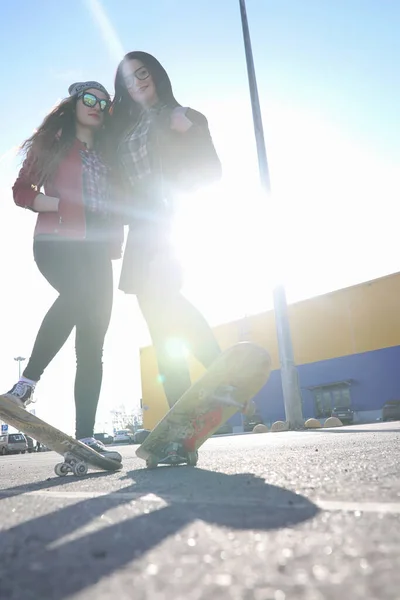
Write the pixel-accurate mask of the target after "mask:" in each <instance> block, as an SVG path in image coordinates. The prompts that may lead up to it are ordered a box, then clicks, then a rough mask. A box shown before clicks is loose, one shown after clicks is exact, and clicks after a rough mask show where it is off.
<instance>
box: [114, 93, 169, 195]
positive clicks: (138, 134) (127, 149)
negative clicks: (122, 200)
mask: <svg viewBox="0 0 400 600" xmlns="http://www.w3.org/2000/svg"><path fill="white" fill-rule="evenodd" d="M166 108H168V107H167V105H165V104H164V105H162V106H157V107H154V108H150V109H149V110H147V111H144V112H143V113H142V115H141V117H140V119H139V121H138V122H137V123H136V124H135V126H134V127H133V129H130V130H129V131H128V132H127V133H126V135H125V136H124V138H123V139H122V141H121V143H120V146H119V149H118V151H119V160H120V162H121V164H122V167H123V168H124V170H125V173H126V175H127V178H128V181H129V182H130V184H131V186H132V187H136V186H137V185H138V183H140V182H142V181H143V180H144V179H146V178H148V177H149V176H150V175H155V173H153V169H152V162H151V158H152V157H151V154H152V149H151V148H149V134H150V130H151V126H152V123H153V122H154V121H155V120H156V118H157V117H158V115H160V114H161V113H162V112H163V111H164V110H165V109H166Z"/></svg>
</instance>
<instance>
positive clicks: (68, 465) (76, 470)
mask: <svg viewBox="0 0 400 600" xmlns="http://www.w3.org/2000/svg"><path fill="white" fill-rule="evenodd" d="M88 468H89V467H88V464H87V463H86V462H85V461H83V460H80V459H79V458H76V456H74V455H73V454H71V453H70V452H67V453H66V454H65V456H64V462H61V463H57V464H56V466H55V467H54V472H55V474H56V475H58V477H65V476H66V475H68V473H73V474H74V475H75V476H76V477H83V476H84V475H86V474H87V472H88Z"/></svg>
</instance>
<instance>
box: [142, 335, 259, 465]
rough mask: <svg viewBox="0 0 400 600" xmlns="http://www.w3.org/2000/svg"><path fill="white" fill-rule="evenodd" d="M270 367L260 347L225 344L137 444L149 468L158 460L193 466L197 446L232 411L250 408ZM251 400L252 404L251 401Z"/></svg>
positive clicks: (157, 463) (246, 410) (164, 462)
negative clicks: (200, 374)
mask: <svg viewBox="0 0 400 600" xmlns="http://www.w3.org/2000/svg"><path fill="white" fill-rule="evenodd" d="M270 372H271V358H270V355H269V354H268V352H267V351H266V350H264V348H261V347H260V346H257V345H255V344H252V343H250V342H240V343H239V344H236V345H235V346H232V347H231V348H229V349H228V350H226V351H225V352H224V353H223V354H221V356H220V357H218V359H217V360H216V361H215V362H214V363H213V364H212V365H211V367H210V368H209V370H208V371H207V373H205V374H204V375H203V376H202V377H201V378H200V379H198V381H196V383H194V384H193V385H192V387H191V388H190V389H189V390H187V392H185V393H184V394H183V396H182V397H181V398H180V399H179V400H178V402H177V403H176V404H174V406H173V407H172V408H171V409H170V410H169V411H168V413H167V414H166V415H165V417H164V418H163V419H162V420H161V421H160V422H159V423H158V425H157V426H156V427H155V429H153V431H152V432H151V433H150V434H149V435H148V437H147V438H146V439H145V441H144V442H143V444H142V445H141V446H139V448H138V449H137V450H136V454H137V456H138V457H139V458H142V459H143V460H145V461H146V465H147V467H148V468H150V469H152V468H155V467H157V466H158V465H159V464H170V465H177V464H182V463H185V464H188V465H191V466H196V464H197V458H198V454H197V450H198V449H199V448H200V446H201V445H202V444H204V442H205V441H206V440H207V439H208V438H209V437H210V436H211V435H212V434H213V433H215V432H216V431H217V430H218V429H219V428H220V427H221V425H223V424H224V423H225V422H226V421H227V420H228V419H229V418H230V417H232V416H233V415H234V414H235V413H236V412H238V411H241V412H244V413H246V414H249V413H250V411H251V410H253V412H254V403H251V399H252V398H253V396H255V394H256V393H257V392H258V391H259V390H260V389H261V388H262V387H263V385H264V384H265V383H266V381H267V380H268V377H269V374H270ZM252 404H253V406H252Z"/></svg>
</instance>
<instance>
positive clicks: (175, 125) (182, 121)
mask: <svg viewBox="0 0 400 600" xmlns="http://www.w3.org/2000/svg"><path fill="white" fill-rule="evenodd" d="M186 111H187V108H185V107H184V106H177V107H176V108H174V110H173V111H172V113H171V129H172V130H173V131H178V132H179V133H186V131H188V130H189V129H190V128H191V127H192V125H193V123H192V121H190V119H188V118H187V116H186Z"/></svg>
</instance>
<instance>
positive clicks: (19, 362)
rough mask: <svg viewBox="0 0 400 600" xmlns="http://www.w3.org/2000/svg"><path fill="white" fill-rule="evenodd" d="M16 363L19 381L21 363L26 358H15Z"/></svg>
mask: <svg viewBox="0 0 400 600" xmlns="http://www.w3.org/2000/svg"><path fill="white" fill-rule="evenodd" d="M14 360H16V361H17V362H18V379H21V363H22V362H25V361H26V358H24V357H23V356H16V357H15V358H14Z"/></svg>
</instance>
